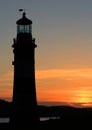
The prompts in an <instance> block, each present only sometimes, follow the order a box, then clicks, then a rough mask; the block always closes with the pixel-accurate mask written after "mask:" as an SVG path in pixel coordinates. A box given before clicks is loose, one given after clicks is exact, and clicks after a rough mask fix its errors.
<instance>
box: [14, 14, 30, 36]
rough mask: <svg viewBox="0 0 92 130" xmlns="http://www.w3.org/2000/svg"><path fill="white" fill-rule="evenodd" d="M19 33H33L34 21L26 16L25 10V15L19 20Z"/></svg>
mask: <svg viewBox="0 0 92 130" xmlns="http://www.w3.org/2000/svg"><path fill="white" fill-rule="evenodd" d="M16 24H17V34H19V33H28V34H32V21H31V20H30V19H28V18H27V17H26V13H25V12H23V16H22V18H21V19H19V20H18V21H17V22H16Z"/></svg>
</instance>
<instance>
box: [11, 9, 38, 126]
mask: <svg viewBox="0 0 92 130" xmlns="http://www.w3.org/2000/svg"><path fill="white" fill-rule="evenodd" d="M16 24H17V35H16V38H14V40H13V45H12V47H13V53H14V61H13V62H12V64H13V65H14V83H13V99H12V110H13V111H12V114H11V118H10V122H11V124H12V126H14V128H15V127H16V128H35V126H37V124H38V122H39V114H38V110H37V98H36V81H35V48H36V47H37V45H36V44H35V38H33V36H32V21H31V20H30V19H28V18H27V17H26V13H25V11H23V14H22V18H20V19H19V20H17V22H16Z"/></svg>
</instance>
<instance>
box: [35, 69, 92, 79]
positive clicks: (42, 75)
mask: <svg viewBox="0 0 92 130" xmlns="http://www.w3.org/2000/svg"><path fill="white" fill-rule="evenodd" d="M36 78H37V79H49V78H62V79H67V80H71V79H92V69H52V70H37V71H36Z"/></svg>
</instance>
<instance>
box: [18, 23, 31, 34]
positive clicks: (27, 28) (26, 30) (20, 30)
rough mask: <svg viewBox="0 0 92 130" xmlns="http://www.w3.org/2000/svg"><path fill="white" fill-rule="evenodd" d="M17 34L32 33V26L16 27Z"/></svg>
mask: <svg viewBox="0 0 92 130" xmlns="http://www.w3.org/2000/svg"><path fill="white" fill-rule="evenodd" d="M17 33H18V34H19V33H29V34H31V33H32V26H31V24H30V25H17Z"/></svg>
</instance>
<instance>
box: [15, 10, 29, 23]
mask: <svg viewBox="0 0 92 130" xmlns="http://www.w3.org/2000/svg"><path fill="white" fill-rule="evenodd" d="M16 23H17V24H19V25H30V24H32V21H31V20H30V19H28V18H27V17H26V13H25V12H24V13H23V17H22V18H21V19H19V20H18V21H17V22H16Z"/></svg>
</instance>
